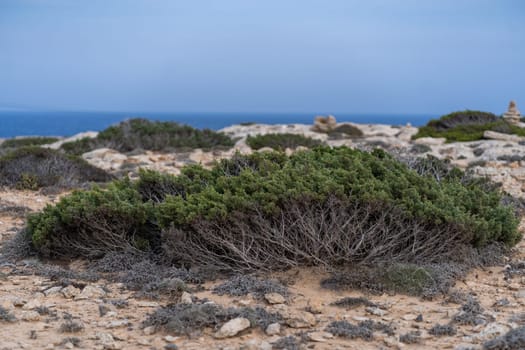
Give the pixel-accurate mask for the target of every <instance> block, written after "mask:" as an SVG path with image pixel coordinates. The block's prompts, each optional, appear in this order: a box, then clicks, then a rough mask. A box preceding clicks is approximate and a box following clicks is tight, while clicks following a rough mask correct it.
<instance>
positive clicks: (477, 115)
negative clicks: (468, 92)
mask: <svg viewBox="0 0 525 350" xmlns="http://www.w3.org/2000/svg"><path fill="white" fill-rule="evenodd" d="M488 130H490V131H496V132H500V133H505V134H516V135H519V136H525V129H523V128H520V127H518V126H515V125H512V124H509V123H507V122H506V121H505V120H503V119H502V118H499V117H497V116H496V115H494V114H492V113H487V112H480V111H469V110H466V111H460V112H454V113H451V114H447V115H445V116H443V117H441V118H439V119H434V120H431V121H429V122H428V124H427V125H426V126H424V127H421V128H420V129H419V131H418V133H417V134H416V135H414V136H413V138H414V139H417V138H420V137H444V138H446V139H447V142H467V141H476V140H481V139H483V133H484V132H485V131H488Z"/></svg>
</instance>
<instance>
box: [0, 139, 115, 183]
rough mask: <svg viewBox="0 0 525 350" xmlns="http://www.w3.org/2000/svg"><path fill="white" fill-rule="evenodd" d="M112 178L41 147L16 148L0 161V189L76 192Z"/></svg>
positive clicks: (76, 159) (99, 170)
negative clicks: (76, 189) (79, 187)
mask: <svg viewBox="0 0 525 350" xmlns="http://www.w3.org/2000/svg"><path fill="white" fill-rule="evenodd" d="M111 179H112V177H111V176H110V175H109V174H107V173H106V172H105V171H103V170H101V169H98V168H96V167H94V166H92V165H90V164H88V163H87V162H86V161H84V160H83V159H80V158H77V157H72V156H67V155H64V154H62V153H60V152H58V151H55V150H51V149H45V148H40V147H21V148H17V149H15V150H13V151H11V152H9V153H7V154H6V155H4V156H3V157H0V186H7V187H15V188H18V189H27V190H36V189H39V188H41V187H57V188H73V187H78V186H81V185H82V184H84V183H86V182H106V181H109V180H111Z"/></svg>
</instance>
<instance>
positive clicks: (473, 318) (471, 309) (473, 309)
mask: <svg viewBox="0 0 525 350" xmlns="http://www.w3.org/2000/svg"><path fill="white" fill-rule="evenodd" d="M483 311H484V310H483V308H482V307H481V305H480V304H479V302H478V301H477V300H476V299H474V298H473V297H469V298H468V299H467V302H466V303H465V304H463V305H462V306H461V309H460V312H459V313H458V314H456V315H455V316H454V318H453V319H452V322H453V323H456V324H460V325H470V326H477V325H480V324H484V323H486V317H485V316H484V315H483Z"/></svg>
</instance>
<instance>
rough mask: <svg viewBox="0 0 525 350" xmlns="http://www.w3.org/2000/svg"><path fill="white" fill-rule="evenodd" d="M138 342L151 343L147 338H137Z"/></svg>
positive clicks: (140, 343) (142, 343)
mask: <svg viewBox="0 0 525 350" xmlns="http://www.w3.org/2000/svg"><path fill="white" fill-rule="evenodd" d="M137 343H138V344H139V345H149V344H150V341H149V340H148V339H146V338H139V339H137Z"/></svg>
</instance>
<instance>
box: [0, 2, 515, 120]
mask: <svg viewBox="0 0 525 350" xmlns="http://www.w3.org/2000/svg"><path fill="white" fill-rule="evenodd" d="M524 57H525V2H522V1H519V0H502V1H489V0H458V1H453V0H446V1H440V2H435V1H421V0H420V1H416V0H409V1H403V2H395V3H394V2H392V1H387V0H373V1H367V2H366V3H365V2H361V1H353V0H333V1H329V2H327V1H321V0H289V1H276V0H267V1H265V2H257V1H255V0H223V1H213V0H199V1H192V2H187V1H179V0H172V1H170V0H158V1H154V2H152V1H147V0H128V1H124V0H115V1H111V2H108V1H102V0H90V1H87V0H78V1H67V0H47V1H39V0H2V1H1V2H0V76H1V77H2V85H1V86H0V110H2V109H3V110H7V109H10V108H11V109H12V108H23V109H27V110H44V111H49V110H57V111H104V112H129V113H136V112H152V113H153V112H154V113H194V112H198V113H315V114H317V113H323V114H327V113H334V114H337V113H356V114H389V113H393V114H407V115H415V114H436V115H439V114H446V113H449V112H452V111H455V110H463V109H475V110H485V111H490V112H493V113H496V114H501V113H502V112H504V111H505V109H506V108H507V105H508V102H509V100H511V99H513V100H516V101H517V103H518V108H521V109H522V110H525V89H523V84H524V83H525V73H524V68H525V67H524V63H523V58H524Z"/></svg>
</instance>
